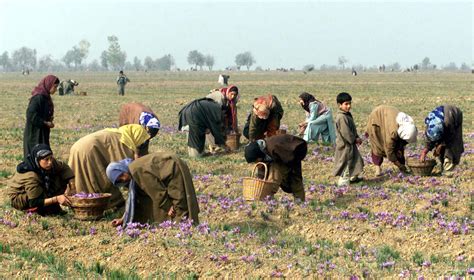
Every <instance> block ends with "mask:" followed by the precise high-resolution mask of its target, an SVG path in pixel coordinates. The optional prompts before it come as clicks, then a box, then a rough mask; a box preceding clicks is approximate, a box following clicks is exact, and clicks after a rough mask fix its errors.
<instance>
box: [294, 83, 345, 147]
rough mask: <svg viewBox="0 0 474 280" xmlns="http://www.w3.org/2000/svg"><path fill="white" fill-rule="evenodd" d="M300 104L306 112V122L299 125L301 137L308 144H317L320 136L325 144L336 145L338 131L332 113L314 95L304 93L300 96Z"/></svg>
mask: <svg viewBox="0 0 474 280" xmlns="http://www.w3.org/2000/svg"><path fill="white" fill-rule="evenodd" d="M299 99H300V100H299V103H300V105H301V107H303V109H304V110H305V111H306V120H305V121H304V122H301V123H300V124H298V127H299V131H300V135H303V139H304V140H305V141H306V142H317V141H318V140H319V136H321V140H322V142H323V143H325V144H335V143H336V131H335V130H334V123H333V118H332V111H331V108H329V107H328V106H327V105H325V104H324V103H323V102H321V101H319V100H317V99H316V98H315V97H314V96H313V95H312V94H309V93H307V92H303V93H301V94H300V95H299Z"/></svg>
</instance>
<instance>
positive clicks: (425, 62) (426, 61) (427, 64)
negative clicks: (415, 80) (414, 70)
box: [421, 57, 431, 70]
mask: <svg viewBox="0 0 474 280" xmlns="http://www.w3.org/2000/svg"><path fill="white" fill-rule="evenodd" d="M430 65H431V61H430V58H429V57H425V58H423V60H422V61H421V69H423V70H426V69H428V68H430Z"/></svg>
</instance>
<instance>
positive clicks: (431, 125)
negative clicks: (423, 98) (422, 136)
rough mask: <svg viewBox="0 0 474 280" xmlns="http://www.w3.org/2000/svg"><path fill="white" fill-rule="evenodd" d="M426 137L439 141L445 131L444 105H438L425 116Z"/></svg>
mask: <svg viewBox="0 0 474 280" xmlns="http://www.w3.org/2000/svg"><path fill="white" fill-rule="evenodd" d="M425 124H426V137H427V138H428V140H430V141H433V142H434V141H438V140H439V139H441V136H442V135H443V131H444V107H443V106H439V107H436V108H435V109H434V110H433V111H431V112H430V113H429V114H428V117H426V118H425Z"/></svg>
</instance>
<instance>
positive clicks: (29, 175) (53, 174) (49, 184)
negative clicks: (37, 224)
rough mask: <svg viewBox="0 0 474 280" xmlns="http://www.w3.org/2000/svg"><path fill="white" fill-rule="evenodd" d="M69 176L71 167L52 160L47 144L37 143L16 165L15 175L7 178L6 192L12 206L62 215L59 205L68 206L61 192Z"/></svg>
mask: <svg viewBox="0 0 474 280" xmlns="http://www.w3.org/2000/svg"><path fill="white" fill-rule="evenodd" d="M73 179H74V173H73V172H72V170H71V168H69V166H68V165H67V164H66V163H64V162H62V161H60V160H57V159H55V158H54V157H53V152H52V151H51V148H50V147H49V146H48V145H46V144H38V145H36V146H34V147H33V149H32V150H31V153H30V154H29V155H28V156H27V158H26V159H25V161H23V162H21V163H20V164H18V166H17V167H16V173H15V175H13V177H12V178H11V179H10V180H9V181H8V186H9V190H8V191H7V194H8V197H9V198H10V203H11V206H12V207H13V208H15V209H18V210H27V211H31V212H36V213H38V214H40V215H53V214H62V212H63V211H62V210H61V207H60V206H59V205H64V206H69V205H70V203H71V202H70V201H69V199H68V198H67V197H66V196H65V195H64V194H65V192H66V189H67V185H68V184H73Z"/></svg>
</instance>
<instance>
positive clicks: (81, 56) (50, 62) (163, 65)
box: [0, 35, 255, 71]
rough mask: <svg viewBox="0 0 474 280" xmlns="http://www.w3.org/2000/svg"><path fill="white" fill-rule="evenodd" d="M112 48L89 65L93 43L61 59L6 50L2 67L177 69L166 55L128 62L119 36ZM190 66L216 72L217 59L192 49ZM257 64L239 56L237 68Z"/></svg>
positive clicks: (110, 39) (81, 44)
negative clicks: (10, 52)
mask: <svg viewBox="0 0 474 280" xmlns="http://www.w3.org/2000/svg"><path fill="white" fill-rule="evenodd" d="M107 41H108V43H109V47H108V48H107V49H106V50H104V51H103V52H102V53H101V55H100V58H99V59H93V60H92V61H91V62H90V63H85V60H86V58H87V57H88V55H89V48H90V46H91V44H90V43H89V42H88V41H87V40H81V41H80V42H79V43H78V44H77V45H75V46H73V47H72V49H70V50H68V51H67V52H66V54H64V56H63V57H62V58H61V59H60V60H55V59H53V57H52V56H51V55H50V54H47V55H43V56H41V57H39V58H38V57H37V56H38V54H37V51H36V49H31V48H28V47H26V46H25V47H21V48H19V49H17V50H15V51H13V53H12V54H11V55H10V54H9V53H8V51H4V52H3V53H2V55H1V56H0V67H1V68H2V69H3V71H24V70H37V71H62V70H73V71H74V70H84V69H87V70H91V71H104V70H114V71H116V70H123V69H124V70H136V71H140V70H150V71H151V70H158V71H170V70H172V69H175V68H176V64H175V60H174V57H173V56H172V55H171V54H166V55H164V56H162V57H160V58H155V59H154V58H152V57H150V56H146V57H145V58H144V59H143V61H142V60H140V59H139V58H138V57H136V56H135V57H134V58H133V61H131V62H130V61H128V60H127V53H126V52H125V51H123V50H122V48H121V47H120V44H119V39H118V37H117V36H115V35H112V36H108V37H107ZM187 61H188V63H189V64H190V65H191V69H192V70H197V69H198V67H199V69H200V70H202V69H203V66H206V67H208V69H209V70H212V68H213V67H214V64H215V59H214V56H212V55H210V54H207V55H204V54H202V53H201V52H199V51H197V50H192V51H190V52H189V53H188V58H187ZM254 63H255V59H254V58H253V56H252V54H251V53H250V52H248V51H247V52H244V53H240V54H237V55H236V57H235V66H229V68H230V67H235V68H236V69H240V67H242V66H246V67H247V70H249V69H250V67H251V66H252V65H253V64H254Z"/></svg>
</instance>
